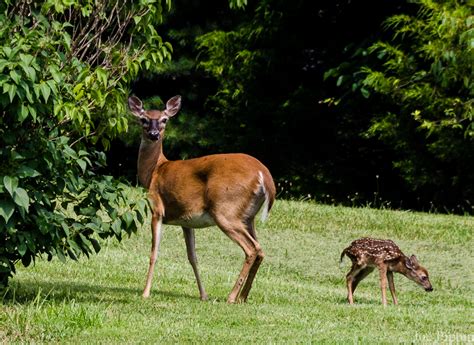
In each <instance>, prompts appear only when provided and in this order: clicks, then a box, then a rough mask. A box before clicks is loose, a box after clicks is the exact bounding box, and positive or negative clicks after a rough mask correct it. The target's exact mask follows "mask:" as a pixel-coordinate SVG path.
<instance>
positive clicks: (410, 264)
mask: <svg viewBox="0 0 474 345" xmlns="http://www.w3.org/2000/svg"><path fill="white" fill-rule="evenodd" d="M412 256H414V255H412ZM405 266H406V267H407V268H408V269H410V270H413V269H415V267H414V266H413V262H412V261H411V258H407V259H406V260H405Z"/></svg>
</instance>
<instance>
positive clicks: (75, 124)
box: [0, 0, 171, 286]
mask: <svg viewBox="0 0 474 345" xmlns="http://www.w3.org/2000/svg"><path fill="white" fill-rule="evenodd" d="M167 4H168V6H169V2H167ZM161 12H162V6H161V2H160V1H158V2H152V1H150V2H146V1H144V2H140V4H128V3H127V2H124V3H119V2H113V3H109V2H107V1H60V0H57V1H53V0H45V1H34V2H31V1H18V2H15V1H6V2H3V3H2V4H1V5H0V47H1V48H0V92H1V93H0V112H1V117H0V159H1V162H2V165H1V166H0V284H2V285H3V286H5V285H7V282H8V278H9V277H11V276H12V274H13V273H14V272H15V263H16V262H18V261H21V262H22V263H23V265H25V266H28V265H29V264H30V263H31V262H33V261H34V259H35V257H37V256H40V255H42V254H44V255H46V256H47V257H48V259H51V258H52V257H54V256H57V257H58V258H59V259H60V260H65V258H66V257H70V258H72V259H76V258H77V257H78V256H79V255H81V254H84V255H87V256H89V255H90V254H91V253H94V252H98V251H99V249H100V243H99V241H98V239H100V238H106V237H116V238H117V239H119V240H120V239H121V238H122V236H123V235H124V234H131V233H132V232H133V231H136V229H137V228H138V227H139V226H141V225H142V224H143V222H144V219H145V217H146V216H147V209H148V207H147V202H146V198H145V196H144V193H143V192H136V193H135V197H134V198H130V193H131V189H130V188H129V187H127V186H126V185H124V184H122V183H120V182H119V181H116V180H114V179H112V178H110V177H107V176H100V175H98V173H97V172H98V169H99V168H100V167H101V166H103V165H104V164H105V155H104V154H103V153H102V152H100V150H99V148H97V146H98V145H102V146H103V147H108V146H109V143H110V140H111V139H112V138H113V137H114V136H116V135H117V134H120V133H122V132H125V131H126V130H127V128H128V121H127V118H126V117H125V116H124V115H120V114H125V104H126V102H125V99H126V97H127V96H128V85H129V83H130V82H131V81H132V80H133V79H134V78H135V77H136V76H137V75H138V73H140V72H141V71H143V70H153V69H154V68H156V65H158V64H159V63H161V62H163V60H165V59H168V58H169V57H170V49H171V46H170V45H169V44H167V43H163V42H162V40H161V38H160V37H159V35H158V34H157V32H156V29H155V25H157V24H159V23H160V22H161V20H162V15H161V14H162V13H161ZM73 24H74V26H73Z"/></svg>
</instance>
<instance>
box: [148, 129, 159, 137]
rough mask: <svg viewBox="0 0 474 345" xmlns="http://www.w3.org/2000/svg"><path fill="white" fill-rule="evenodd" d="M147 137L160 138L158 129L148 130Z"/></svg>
mask: <svg viewBox="0 0 474 345" xmlns="http://www.w3.org/2000/svg"><path fill="white" fill-rule="evenodd" d="M148 138H150V139H151V140H158V139H160V131H159V130H157V129H154V130H151V131H150V132H148Z"/></svg>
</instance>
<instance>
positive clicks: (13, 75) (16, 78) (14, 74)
mask: <svg viewBox="0 0 474 345" xmlns="http://www.w3.org/2000/svg"><path fill="white" fill-rule="evenodd" d="M10 77H11V78H12V79H13V81H14V82H15V84H17V85H18V84H20V80H21V76H20V75H19V74H18V72H17V71H15V70H12V71H10Z"/></svg>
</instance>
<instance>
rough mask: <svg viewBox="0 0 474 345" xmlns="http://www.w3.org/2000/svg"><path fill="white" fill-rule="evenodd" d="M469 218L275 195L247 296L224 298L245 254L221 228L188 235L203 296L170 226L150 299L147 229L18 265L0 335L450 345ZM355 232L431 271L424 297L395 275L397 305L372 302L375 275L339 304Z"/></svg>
mask: <svg viewBox="0 0 474 345" xmlns="http://www.w3.org/2000/svg"><path fill="white" fill-rule="evenodd" d="M473 229H474V218H473V217H460V216H448V215H432V214H422V213H412V212H397V211H386V210H372V209H366V208H358V209H351V208H344V207H332V206H321V205H317V204H314V203H310V202H288V201H278V202H277V203H276V205H275V207H274V209H273V210H272V213H271V215H270V218H269V220H268V221H267V222H266V223H264V224H259V225H258V232H257V233H258V235H259V239H260V242H261V244H262V246H263V248H264V250H265V252H266V257H265V260H264V261H263V263H262V266H261V268H260V271H259V273H258V275H257V278H256V281H255V283H254V287H253V289H252V291H251V293H250V297H249V301H248V302H247V303H246V304H238V305H228V304H226V302H225V301H226V298H227V294H228V293H229V292H230V290H231V288H232V286H233V284H234V280H235V279H236V277H237V274H238V272H239V270H240V269H241V265H242V262H243V253H242V252H241V250H240V248H239V247H238V246H236V245H235V244H234V243H232V242H231V241H230V240H229V239H228V238H227V237H226V236H225V235H224V234H223V233H222V232H221V231H220V230H219V229H217V228H208V229H200V230H197V231H196V242H197V251H198V259H199V266H200V271H201V275H202V278H203V281H204V284H205V287H206V289H207V292H208V294H209V297H210V300H209V301H207V302H201V301H200V300H199V298H198V296H199V294H198V290H197V287H196V284H195V281H194V275H193V273H192V269H191V266H190V265H189V264H188V262H187V257H186V251H185V244H184V240H183V236H182V233H181V230H180V228H178V227H172V226H166V227H165V233H164V237H163V242H162V246H161V252H160V258H159V260H158V265H157V269H156V272H155V280H154V284H153V289H152V296H151V297H150V298H149V299H147V300H143V299H142V298H141V290H142V288H143V285H144V280H145V274H146V270H147V266H148V253H149V244H150V233H149V229H148V228H146V229H143V230H142V231H141V232H140V233H139V234H138V235H135V236H132V237H131V238H129V239H124V240H123V241H122V243H117V242H107V243H104V246H103V249H102V251H101V252H100V253H99V255H96V256H94V257H92V258H91V259H90V260H86V259H81V260H79V261H78V262H72V261H71V262H68V263H67V264H62V263H60V262H59V261H58V260H53V261H52V262H46V261H38V262H37V263H36V266H34V267H30V268H23V267H18V273H17V275H16V276H15V277H14V279H12V280H11V284H10V288H9V289H8V291H7V292H6V293H5V294H4V296H3V300H2V303H1V304H0V343H12V342H13V343H15V342H20V343H24V342H34V343H38V342H41V343H43V342H50V343H62V342H68V343H107V344H108V343H117V342H126V343H160V344H162V343H176V342H179V343H230V342H231V343H311V342H314V343H344V344H347V343H364V344H366V343H374V344H375V343H377V344H381V343H382V344H383V343H400V342H404V343H406V342H414V343H426V344H429V343H433V342H438V343H448V342H449V341H450V340H451V341H457V342H458V343H465V342H469V341H470V342H472V341H474V326H473V322H472V315H473V289H472V286H473V284H474V274H473V266H474V262H473V255H472V247H473V243H472V230H473ZM362 236H373V237H379V238H390V239H393V240H394V241H395V242H397V243H398V245H399V246H400V247H401V249H402V250H403V251H404V252H405V254H408V255H410V254H413V253H414V254H416V255H417V257H418V259H419V260H420V262H421V263H422V264H423V265H424V266H425V267H427V269H428V271H429V272H430V277H431V281H432V284H433V286H434V289H435V290H434V292H432V293H426V292H424V291H423V290H422V289H421V288H420V287H418V286H416V285H415V284H414V283H413V282H411V281H409V280H408V279H406V278H405V277H403V276H400V275H397V276H396V278H395V283H396V286H397V290H398V297H399V303H400V304H399V306H393V305H389V306H388V307H386V308H384V307H382V305H381V298H380V289H379V287H378V275H377V274H376V273H374V274H372V275H370V276H369V277H368V278H367V279H366V280H364V281H363V282H362V283H361V285H360V287H359V288H358V290H357V292H356V294H355V302H356V305H355V306H352V307H351V306H349V305H348V304H347V303H346V290H345V285H344V277H345V274H346V273H347V271H348V269H349V266H350V265H349V262H348V260H347V259H346V261H344V266H343V268H340V267H339V263H338V260H339V255H340V253H341V251H342V249H343V248H345V247H346V246H347V245H348V244H349V243H350V242H351V241H352V240H354V239H356V238H359V237H362Z"/></svg>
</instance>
